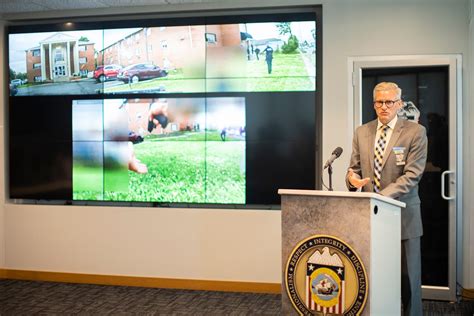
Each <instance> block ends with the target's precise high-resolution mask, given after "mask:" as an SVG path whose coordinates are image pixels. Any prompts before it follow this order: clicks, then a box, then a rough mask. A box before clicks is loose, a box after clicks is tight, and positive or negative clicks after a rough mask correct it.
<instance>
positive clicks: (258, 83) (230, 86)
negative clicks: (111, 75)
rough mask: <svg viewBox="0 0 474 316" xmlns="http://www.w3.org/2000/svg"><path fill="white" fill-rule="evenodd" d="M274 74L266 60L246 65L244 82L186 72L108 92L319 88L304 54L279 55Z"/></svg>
mask: <svg viewBox="0 0 474 316" xmlns="http://www.w3.org/2000/svg"><path fill="white" fill-rule="evenodd" d="M272 63H273V66H272V68H273V70H272V73H271V74H268V71H267V63H266V61H265V57H264V56H261V57H260V60H256V59H253V60H249V61H247V62H246V70H245V76H244V77H242V78H230V79H226V78H208V79H204V78H187V77H186V76H185V75H183V74H182V72H180V71H178V72H176V73H170V74H169V75H168V76H167V77H162V78H156V79H151V80H146V81H142V82H138V83H135V84H130V85H129V84H123V85H118V86H114V87H109V88H106V89H105V90H104V92H105V93H110V92H128V91H139V90H153V89H160V88H162V89H164V91H163V92H167V93H171V92H177V93H179V92H189V93H190V92H206V91H207V92H219V91H236V92H238V91H248V92H250V91H310V90H314V88H315V84H314V81H313V80H311V79H310V78H309V77H308V76H307V75H308V74H307V71H306V69H305V63H304V61H303V59H302V57H301V55H300V54H280V53H275V54H274V58H273V62H272Z"/></svg>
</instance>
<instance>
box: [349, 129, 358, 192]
mask: <svg viewBox="0 0 474 316" xmlns="http://www.w3.org/2000/svg"><path fill="white" fill-rule="evenodd" d="M359 132H360V130H359V128H358V129H357V130H356V131H355V133H354V138H353V139H352V154H351V161H350V163H349V168H351V169H352V170H353V171H354V174H355V175H358V176H359V179H360V177H361V170H360V169H361V168H360V151H359V137H358V136H359ZM348 175H349V172H347V173H346V186H347V188H348V189H349V191H357V188H356V187H354V186H352V184H350V182H349V178H348Z"/></svg>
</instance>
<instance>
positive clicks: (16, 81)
mask: <svg viewBox="0 0 474 316" xmlns="http://www.w3.org/2000/svg"><path fill="white" fill-rule="evenodd" d="M10 83H11V84H12V85H14V86H21V85H22V84H23V81H22V80H21V79H13V80H12V81H11V82H10Z"/></svg>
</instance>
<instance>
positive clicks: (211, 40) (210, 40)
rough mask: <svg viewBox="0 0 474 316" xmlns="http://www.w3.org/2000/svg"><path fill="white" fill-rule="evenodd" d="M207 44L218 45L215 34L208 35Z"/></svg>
mask: <svg viewBox="0 0 474 316" xmlns="http://www.w3.org/2000/svg"><path fill="white" fill-rule="evenodd" d="M206 42H207V43H216V42H217V36H216V34H215V33H206Z"/></svg>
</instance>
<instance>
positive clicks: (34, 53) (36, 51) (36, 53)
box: [31, 49, 41, 56]
mask: <svg viewBox="0 0 474 316" xmlns="http://www.w3.org/2000/svg"><path fill="white" fill-rule="evenodd" d="M40 54H41V51H40V50H39V49H34V50H32V51H31V55H33V56H40Z"/></svg>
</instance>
